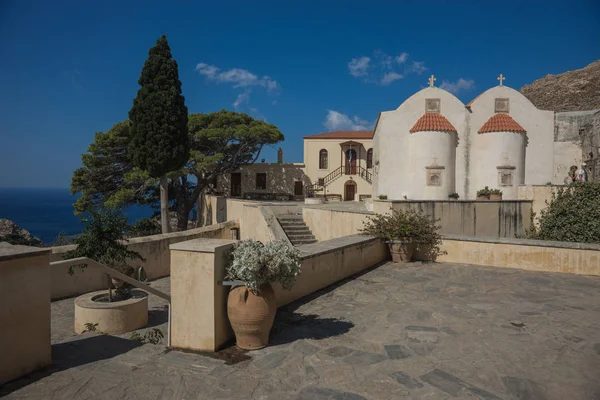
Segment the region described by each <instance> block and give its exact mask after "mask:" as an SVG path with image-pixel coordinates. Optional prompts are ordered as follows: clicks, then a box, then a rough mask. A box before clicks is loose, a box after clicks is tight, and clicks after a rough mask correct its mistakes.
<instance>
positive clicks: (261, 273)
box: [225, 239, 301, 293]
mask: <svg viewBox="0 0 600 400" xmlns="http://www.w3.org/2000/svg"><path fill="white" fill-rule="evenodd" d="M300 265H301V262H300V251H299V250H298V249H296V248H294V247H291V246H290V245H288V244H287V243H286V242H284V241H283V240H275V241H272V242H269V243H267V244H266V245H263V244H262V243H261V242H259V241H257V240H253V239H248V240H242V241H239V242H237V243H236V244H234V246H233V250H232V251H231V254H230V263H229V265H228V267H227V270H226V276H225V279H227V280H234V281H242V282H244V283H245V284H246V286H247V287H248V289H250V290H251V291H252V292H254V293H259V289H260V287H261V285H263V284H265V283H274V282H279V283H280V284H281V286H282V287H283V288H284V289H286V290H290V289H291V288H292V287H294V284H295V283H296V276H298V274H299V273H300Z"/></svg>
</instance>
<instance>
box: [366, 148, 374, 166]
mask: <svg viewBox="0 0 600 400" xmlns="http://www.w3.org/2000/svg"><path fill="white" fill-rule="evenodd" d="M367 168H373V149H369V150H367Z"/></svg>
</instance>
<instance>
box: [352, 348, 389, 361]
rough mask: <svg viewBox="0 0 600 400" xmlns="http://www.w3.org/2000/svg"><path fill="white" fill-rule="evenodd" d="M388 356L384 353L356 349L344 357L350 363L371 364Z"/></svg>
mask: <svg viewBox="0 0 600 400" xmlns="http://www.w3.org/2000/svg"><path fill="white" fill-rule="evenodd" d="M386 358H387V357H386V356H384V355H383V354H376V353H368V352H366V351H361V350H356V351H355V352H354V353H352V354H350V355H349V356H347V357H345V358H344V362H345V363H348V364H359V365H371V364H375V363H378V362H380V361H383V360H385V359H386Z"/></svg>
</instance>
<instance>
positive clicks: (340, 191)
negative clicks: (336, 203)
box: [304, 139, 373, 200]
mask: <svg viewBox="0 0 600 400" xmlns="http://www.w3.org/2000/svg"><path fill="white" fill-rule="evenodd" d="M348 141H350V139H304V164H305V165H306V175H307V176H308V177H309V179H310V181H311V182H312V183H316V182H317V181H318V180H319V178H324V177H326V176H327V175H328V174H329V173H331V172H332V171H334V170H335V169H336V168H339V167H341V166H342V165H345V164H344V163H345V160H344V158H343V157H344V152H345V151H346V150H347V149H349V148H350V147H349V146H344V147H342V146H341V145H340V144H341V143H344V142H348ZM352 141H353V142H356V143H359V145H358V146H356V145H355V146H353V147H352V148H353V149H354V150H355V151H356V156H357V162H356V165H357V167H358V166H360V167H363V168H366V167H367V151H368V150H369V149H370V148H372V147H373V140H372V139H352ZM322 149H325V150H327V152H328V159H329V162H328V166H327V168H326V169H319V152H320V151H321V150H322ZM369 171H371V172H372V169H369ZM348 181H353V182H354V183H355V184H356V186H357V187H356V190H357V191H356V193H357V197H356V200H358V196H359V195H371V192H372V189H371V184H370V183H368V182H367V181H366V180H364V179H363V178H361V177H360V176H358V175H342V176H340V177H339V178H337V179H336V180H334V181H332V182H331V183H330V184H329V185H327V194H337V195H341V196H342V197H343V196H344V194H345V193H344V186H345V184H346V183H347V182H348ZM318 194H319V195H320V194H323V193H322V192H319V193H318Z"/></svg>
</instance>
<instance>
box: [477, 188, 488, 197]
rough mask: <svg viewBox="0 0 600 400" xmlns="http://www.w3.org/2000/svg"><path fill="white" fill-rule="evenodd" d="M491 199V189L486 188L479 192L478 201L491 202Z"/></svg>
mask: <svg viewBox="0 0 600 400" xmlns="http://www.w3.org/2000/svg"><path fill="white" fill-rule="evenodd" d="M489 199H490V188H489V187H487V186H486V187H484V188H483V189H480V190H478V191H477V200H489Z"/></svg>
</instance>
